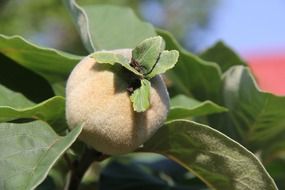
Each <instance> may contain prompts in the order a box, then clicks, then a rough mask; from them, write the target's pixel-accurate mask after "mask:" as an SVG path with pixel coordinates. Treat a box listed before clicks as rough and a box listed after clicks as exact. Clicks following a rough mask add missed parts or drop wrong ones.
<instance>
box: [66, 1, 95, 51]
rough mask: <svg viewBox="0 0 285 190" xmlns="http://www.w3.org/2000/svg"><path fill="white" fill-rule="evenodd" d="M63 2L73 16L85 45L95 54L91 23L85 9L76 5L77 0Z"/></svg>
mask: <svg viewBox="0 0 285 190" xmlns="http://www.w3.org/2000/svg"><path fill="white" fill-rule="evenodd" d="M63 2H64V3H65V5H66V7H67V8H68V9H69V11H70V13H71V14H72V17H73V20H74V21H75V23H76V26H77V30H78V31H79V34H80V37H81V40H82V42H83V45H84V46H85V48H86V49H87V50H88V51H89V52H93V51H94V50H95V47H94V44H93V41H92V37H91V32H90V28H89V27H90V22H91V21H90V20H89V19H90V18H89V16H88V15H87V14H86V12H85V11H84V10H83V8H82V7H80V6H79V5H78V4H77V3H76V0H64V1H63ZM92 21H93V18H92Z"/></svg>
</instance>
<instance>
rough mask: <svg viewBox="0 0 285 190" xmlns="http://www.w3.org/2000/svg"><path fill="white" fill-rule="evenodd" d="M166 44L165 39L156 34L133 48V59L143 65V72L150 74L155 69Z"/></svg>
mask: <svg viewBox="0 0 285 190" xmlns="http://www.w3.org/2000/svg"><path fill="white" fill-rule="evenodd" d="M164 46H165V45H164V41H163V39H162V38H161V37H160V36H156V37H152V38H148V39H146V40H144V41H142V42H141V43H140V44H139V45H138V46H136V47H135V48H134V49H133V51H132V59H133V61H135V62H137V63H138V64H139V65H140V66H141V68H142V70H141V71H140V72H141V73H143V74H148V73H149V72H150V71H151V70H152V69H153V67H154V65H155V64H156V62H157V59H158V57H159V54H160V53H161V52H162V51H163V50H164Z"/></svg>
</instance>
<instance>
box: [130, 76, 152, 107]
mask: <svg viewBox="0 0 285 190" xmlns="http://www.w3.org/2000/svg"><path fill="white" fill-rule="evenodd" d="M150 87H151V84H150V82H149V81H148V80H146V79H143V80H141V86H140V87H139V88H138V89H136V90H135V91H134V92H133V93H132V95H131V96H130V98H131V101H132V102H133V107H134V110H135V111H136V112H144V111H145V110H147V109H148V108H149V106H150V102H149V97H150Z"/></svg>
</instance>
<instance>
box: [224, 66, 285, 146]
mask: <svg viewBox="0 0 285 190" xmlns="http://www.w3.org/2000/svg"><path fill="white" fill-rule="evenodd" d="M223 99H224V105H225V106H226V107H227V108H229V110H230V111H229V113H228V114H227V116H228V117H222V118H220V119H222V121H221V124H222V123H225V122H227V123H228V124H231V127H232V129H236V130H237V131H238V133H239V136H240V138H241V142H242V144H244V145H245V146H246V147H248V148H250V149H251V150H254V151H257V150H262V149H266V148H269V147H270V148H273V147H275V146H277V145H278V146H280V145H281V144H283V150H284V148H285V143H284V139H285V111H284V108H285V97H284V96H283V97H282V96H276V95H273V94H270V93H266V92H262V91H261V90H260V89H259V88H258V86H257V84H256V82H255V81H254V78H253V76H252V75H251V73H250V71H249V69H248V68H246V67H243V66H235V67H232V68H231V69H229V70H228V71H227V72H226V73H225V76H224V87H223ZM225 120H226V121H225ZM279 148H280V147H279ZM267 151H268V150H267Z"/></svg>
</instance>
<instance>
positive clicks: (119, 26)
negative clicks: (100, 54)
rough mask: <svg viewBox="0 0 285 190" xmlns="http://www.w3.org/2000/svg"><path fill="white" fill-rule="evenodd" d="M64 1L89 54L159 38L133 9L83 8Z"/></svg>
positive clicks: (101, 6)
mask: <svg viewBox="0 0 285 190" xmlns="http://www.w3.org/2000/svg"><path fill="white" fill-rule="evenodd" d="M65 2H66V4H67V5H68V7H69V9H70V11H71V13H72V15H73V17H74V18H75V20H76V24H77V26H78V28H79V31H80V35H81V38H82V39H83V43H84V44H85V46H86V47H87V49H88V51H89V52H90V53H92V52H94V51H95V50H111V49H120V48H134V47H135V46H136V45H137V44H138V43H139V42H141V41H143V40H144V39H146V38H149V37H152V36H155V35H156V33H155V30H154V28H153V27H152V26H151V25H150V24H148V23H145V22H142V21H141V20H139V19H138V17H137V16H136V15H135V14H134V12H133V11H132V10H131V9H130V8H127V7H119V6H111V5H96V6H94V5H89V6H83V7H82V8H80V7H79V6H78V5H77V4H76V2H75V0H65ZM91 20H92V22H91Z"/></svg>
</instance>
